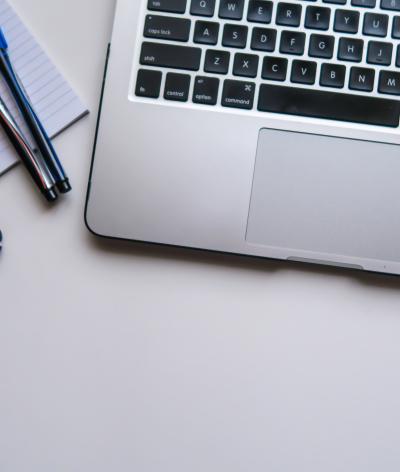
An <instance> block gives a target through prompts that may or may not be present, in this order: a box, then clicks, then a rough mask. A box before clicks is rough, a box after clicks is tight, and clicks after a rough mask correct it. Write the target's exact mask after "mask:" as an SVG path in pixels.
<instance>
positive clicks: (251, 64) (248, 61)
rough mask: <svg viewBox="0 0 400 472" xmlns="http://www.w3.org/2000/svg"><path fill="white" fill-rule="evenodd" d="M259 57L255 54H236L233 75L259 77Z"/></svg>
mask: <svg viewBox="0 0 400 472" xmlns="http://www.w3.org/2000/svg"><path fill="white" fill-rule="evenodd" d="M257 72H258V56H254V55H253V54H240V53H238V54H236V55H235V60H234V62H233V75H240V76H242V77H257Z"/></svg>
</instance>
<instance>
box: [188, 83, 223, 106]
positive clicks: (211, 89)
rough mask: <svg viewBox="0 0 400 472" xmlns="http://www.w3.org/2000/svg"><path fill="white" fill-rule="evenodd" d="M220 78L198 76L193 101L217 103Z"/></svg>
mask: <svg viewBox="0 0 400 472" xmlns="http://www.w3.org/2000/svg"><path fill="white" fill-rule="evenodd" d="M218 89H219V79H216V78H214V77H196V78H195V80H194V90H193V103H199V104H201V105H215V104H216V103H217V100H218Z"/></svg>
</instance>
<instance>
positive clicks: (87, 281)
mask: <svg viewBox="0 0 400 472" xmlns="http://www.w3.org/2000/svg"><path fill="white" fill-rule="evenodd" d="M132 1H135V0H132ZM38 3H40V8H37V6H38ZM113 3H114V2H113V0H68V1H67V0H58V1H56V2H55V1H53V0H41V1H40V2H36V1H34V2H32V0H12V4H13V5H14V6H15V7H16V8H17V10H18V11H19V12H20V14H21V15H22V16H23V18H24V19H25V21H26V22H27V23H28V24H29V25H30V27H31V28H32V30H33V31H34V33H35V34H36V35H37V36H38V38H39V39H40V40H41V42H42V44H43V45H44V46H45V48H46V49H47V50H48V52H49V53H50V55H51V56H52V57H53V58H54V59H55V61H56V63H57V64H58V65H59V67H60V68H61V69H62V71H63V72H64V73H65V75H66V76H67V78H68V79H69V80H70V82H71V83H72V84H73V86H74V87H75V89H76V90H77V91H78V93H79V94H80V95H81V97H82V98H83V100H84V101H85V102H86V103H87V105H88V106H89V107H90V109H91V111H92V114H91V116H90V117H88V118H86V119H84V120H83V121H81V122H80V123H78V124H77V125H75V126H74V127H73V128H72V129H70V130H68V131H67V132H65V133H64V134H63V135H62V136H60V137H59V138H57V140H56V143H55V144H56V147H57V149H58V151H59V153H60V155H61V156H62V158H63V160H64V162H65V165H66V167H67V169H68V172H69V174H70V177H71V181H72V183H73V185H74V192H73V193H72V194H71V195H70V196H68V198H65V199H64V200H63V201H61V202H60V203H59V204H58V205H57V206H55V207H54V208H52V209H49V208H46V207H45V205H43V203H42V201H41V197H39V196H38V195H37V194H36V193H35V192H34V191H32V188H31V183H30V182H29V179H28V178H27V176H26V175H25V172H24V170H23V169H22V168H17V169H14V170H12V171H11V172H9V173H8V174H7V175H5V176H4V177H2V178H1V179H0V227H1V229H2V230H3V232H4V250H3V253H2V254H1V256H0V471H1V472H64V471H65V472H92V471H93V472H94V471H96V472H106V471H107V472H109V471H132V470H135V469H134V468H133V465H134V464H135V459H134V453H133V450H134V448H133V444H132V437H131V436H130V432H132V431H133V428H134V426H135V418H136V417H135V411H136V410H134V409H133V407H132V405H133V402H134V397H135V389H136V388H137V386H138V385H137V382H138V378H137V375H138V374H137V372H136V368H137V365H138V364H141V363H142V359H141V358H140V352H139V350H138V348H137V343H138V341H140V340H142V341H143V346H144V347H143V348H142V349H143V350H144V351H143V356H144V357H145V351H146V362H148V366H149V369H151V368H152V367H154V365H155V363H156V362H157V360H156V357H157V352H156V354H154V352H153V353H152V355H153V357H152V355H151V354H149V352H150V351H151V350H150V348H149V349H148V350H146V349H145V347H146V342H148V346H152V347H153V349H155V350H156V351H157V349H159V354H160V357H159V359H158V362H159V363H160V365H161V366H162V362H163V359H162V358H161V353H163V354H165V352H166V349H167V348H166V344H167V340H170V341H171V340H174V343H175V344H176V346H178V347H179V349H178V348H177V349H178V350H177V351H176V352H175V351H174V355H172V354H170V357H169V362H170V363H172V365H173V366H174V368H175V370H176V371H177V372H180V371H183V370H184V369H185V368H189V367H188V366H187V365H186V367H185V365H184V362H185V358H187V357H188V356H194V357H195V358H196V359H197V358H198V360H200V359H201V358H202V353H204V356H205V357H207V359H208V361H204V362H203V361H202V362H203V363H198V364H197V368H198V369H200V370H199V376H200V377H201V376H202V377H203V378H208V379H210V378H211V379H214V381H215V382H217V383H218V382H220V381H221V380H218V376H217V375H215V376H214V375H211V373H214V374H215V373H216V372H215V369H216V368H218V369H220V370H221V371H222V372H224V367H225V366H227V364H229V363H232V364H234V365H235V366H236V369H233V371H232V372H230V377H229V379H230V381H231V382H232V385H234V386H235V388H233V389H232V391H231V395H232V396H233V398H234V400H232V403H233V404H235V405H236V406H235V410H236V414H237V415H238V417H239V418H240V422H238V424H237V428H239V429H240V428H243V427H244V428H245V427H246V419H245V417H246V415H244V412H245V411H248V408H250V409H251V413H254V412H256V411H257V408H258V407H259V406H260V407H261V404H259V405H258V403H257V402H262V401H266V402H271V403H274V407H273V408H271V411H270V413H271V431H269V432H268V433H267V434H268V438H269V442H268V441H267V442H266V444H264V446H263V448H264V449H263V450H264V452H265V450H267V452H268V454H269V457H270V458H271V462H270V464H269V467H268V472H276V471H280V472H292V471H294V470H297V471H301V472H303V471H304V472H326V471H331V470H332V471H335V472H338V471H339V470H340V471H341V472H366V471H371V472H372V471H373V472H377V471H379V472H380V471H384V472H394V471H396V472H398V471H399V470H400V447H399V444H400V443H399V438H400V375H399V373H400V279H396V278H390V277H385V276H378V275H369V274H357V273H351V272H346V271H341V270H334V269H320V268H313V267H309V266H296V265H290V264H280V263H274V262H268V261H257V260H248V259H246V258H236V257H228V256H222V255H207V254H206V255H205V254H201V253H195V252H191V251H180V250H173V249H160V248H149V247H143V246H135V245H130V244H120V243H109V244H107V243H99V242H96V241H95V240H94V238H93V237H92V236H91V235H89V234H88V232H87V230H86V229H85V227H84V224H83V208H84V199H85V191H86V182H87V177H88V171H89V165H90V157H91V150H92V143H93V136H94V129H95V120H96V111H97V106H98V99H99V90H100V84H101V78H102V71H103V65H104V55H105V50H106V45H107V40H108V38H109V34H110V30H111V24H112V14H113V7H114V5H113ZM42 12H46V13H45V14H43V13H42ZM182 339H186V341H187V342H186V343H184V342H183V341H182ZM157 346H158V348H157ZM221 346H222V347H221ZM170 348H171V349H173V347H171V346H170ZM210 353H212V355H211V354H210ZM175 354H176V355H175ZM196 356H197V357H196ZM210 358H212V359H211V360H210ZM149 359H150V360H149ZM143 362H144V359H143ZM199 362H200V361H199ZM153 363H154V364H153ZM174 363H175V364H174ZM180 363H181V364H182V365H181V364H180ZM199 366H200V367H199ZM201 369H204V370H203V371H202V370H201ZM207 369H208V370H209V372H208V371H207ZM213 369H214V370H213ZM225 373H226V372H225ZM209 374H210V375H209ZM141 375H142V374H141ZM215 379H217V380H215ZM154 381H155V382H156V381H157V379H155V380H154ZM249 383H250V385H251V388H250V390H249V392H250V391H251V392H252V393H254V395H251V394H250V393H249V392H247V396H246V395H242V393H243V392H242V393H241V392H240V387H238V386H239V385H243V384H249ZM152 395H154V392H153V393H152ZM205 395H207V394H205ZM208 395H211V394H210V392H208ZM210 398H213V397H212V396H211V397H210ZM245 399H246V401H245ZM249 399H251V401H249ZM261 399H263V400H261ZM220 400H221V398H220V397H219V396H218V395H216V396H215V401H216V405H217V406H218V402H219V401H220ZM156 401H157V399H156ZM235 402H236V403H235ZM244 403H247V405H245V404H244ZM251 403H253V405H252V406H250V407H249V404H251ZM216 405H213V408H216ZM221 408H222V404H221V405H220V406H219V407H218V408H217V409H216V410H215V411H221ZM263 408H264V410H263V411H265V405H264V406H263ZM216 414H217V413H216ZM249 414H250V413H249ZM249 424H251V421H250V422H249ZM170 426H171V428H172V429H173V427H174V424H173V423H171V425H170ZM247 426H248V425H247ZM212 430H213V426H212V422H211V425H210V434H211V431H212ZM216 431H217V432H218V431H220V429H218V428H217V429H216ZM232 431H233V432H232V435H233V436H234V435H235V434H239V431H236V430H235V426H233V428H232ZM214 433H215V431H214ZM205 434H207V433H205ZM234 437H235V438H236V439H237V436H234ZM162 440H163V439H162V435H161V434H160V433H159V432H157V431H154V444H153V447H154V454H157V450H160V451H161V452H160V458H164V460H166V461H167V459H166V457H167V456H168V455H166V456H162V455H163V454H166V453H165V450H164V449H163V445H162V444H160V441H162ZM257 440H258V441H260V440H261V439H260V437H259V436H258V435H257ZM216 441H217V443H218V438H217V439H216ZM226 444H228V445H229V441H228V442H227V439H226V438H224V439H222V438H221V445H222V447H225V446H224V445H226ZM232 444H236V443H235V441H233V443H232ZM247 446H248V445H246V449H245V450H244V452H245V453H246V454H247V453H249V451H251V450H252V449H251V448H250V447H247ZM258 446H260V444H259V443H258V442H257V447H258ZM268 448H270V450H269V451H268ZM189 452H190V451H189ZM220 452H221V454H222V455H223V454H226V451H225V452H224V451H220ZM253 452H254V449H253ZM231 454H232V457H235V455H236V451H234V450H232V451H231ZM255 454H257V453H256V452H255ZM161 456H162V457H161ZM186 459H187V460H186V462H185V464H188V463H189V464H190V454H189V456H188V457H187V458H186ZM250 459H251V460H250ZM244 460H246V458H244ZM255 460H256V461H257V458H256V459H255ZM160 461H161V459H160ZM193 461H194V459H193ZM215 461H216V462H215V467H214V466H213V465H212V464H213V463H212V462H210V464H211V466H210V467H209V468H208V472H238V471H250V470H252V469H253V470H257V472H258V471H259V470H261V469H259V468H258V467H251V466H250V464H252V463H253V462H252V461H254V457H253V458H249V463H248V464H245V463H244V462H240V461H236V462H235V461H233V462H232V464H230V465H227V466H226V467H225V468H224V467H221V464H220V462H218V454H217V453H216V456H215ZM194 463H195V461H194ZM198 463H199V464H204V463H207V460H206V458H203V459H199V462H198ZM162 469H163V468H160V469H159V470H160V472H161V470H162ZM163 470H164V471H172V470H174V472H183V471H184V467H183V465H182V469H181V468H180V467H179V465H178V464H176V466H175V467H173V466H172V464H168V463H166V465H165V468H164V469H163ZM189 470H190V471H191V472H192V471H193V470H197V467H196V466H195V465H193V464H192V467H191V468H189V469H186V470H185V472H188V471H189ZM203 470H204V469H203ZM141 472H150V469H149V470H148V469H147V468H143V469H142V471H141ZM151 472H159V471H158V470H155V469H154V470H153V469H151ZM204 472H205V470H204Z"/></svg>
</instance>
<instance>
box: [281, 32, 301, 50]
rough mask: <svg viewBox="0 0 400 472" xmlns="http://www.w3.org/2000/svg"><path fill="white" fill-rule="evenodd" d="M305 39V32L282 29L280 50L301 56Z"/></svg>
mask: <svg viewBox="0 0 400 472" xmlns="http://www.w3.org/2000/svg"><path fill="white" fill-rule="evenodd" d="M305 41H306V35H305V33H297V32H295V31H282V34H281V44H280V52H281V53H284V54H296V55H299V56H301V55H302V54H303V53H304V44H305Z"/></svg>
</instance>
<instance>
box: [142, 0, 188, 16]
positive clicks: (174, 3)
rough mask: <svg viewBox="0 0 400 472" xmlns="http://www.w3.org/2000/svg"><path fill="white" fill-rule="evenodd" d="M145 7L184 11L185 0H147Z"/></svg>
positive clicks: (158, 9) (171, 11)
mask: <svg viewBox="0 0 400 472" xmlns="http://www.w3.org/2000/svg"><path fill="white" fill-rule="evenodd" d="M147 8H148V9H149V10H156V11H166V12H170V13H185V10H186V0H149V1H148V3H147Z"/></svg>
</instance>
